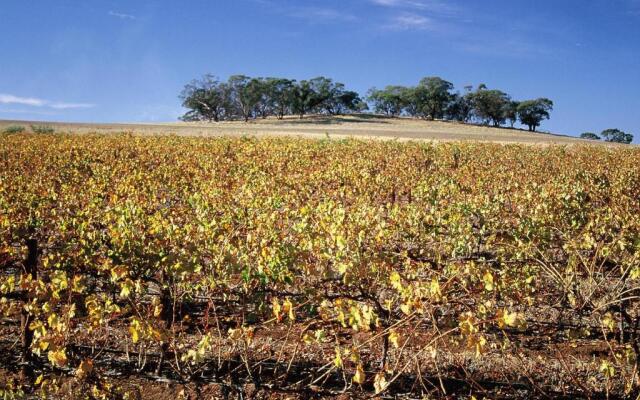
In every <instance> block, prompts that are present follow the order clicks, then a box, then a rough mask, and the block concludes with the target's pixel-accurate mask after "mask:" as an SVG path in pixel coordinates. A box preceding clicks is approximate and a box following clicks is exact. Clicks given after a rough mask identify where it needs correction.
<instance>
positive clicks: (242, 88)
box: [228, 75, 262, 122]
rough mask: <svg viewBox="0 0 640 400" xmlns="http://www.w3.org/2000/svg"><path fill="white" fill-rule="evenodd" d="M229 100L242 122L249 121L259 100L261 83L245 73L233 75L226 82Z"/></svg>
mask: <svg viewBox="0 0 640 400" xmlns="http://www.w3.org/2000/svg"><path fill="white" fill-rule="evenodd" d="M228 85H229V88H230V91H231V101H232V102H233V104H234V106H235V107H236V110H237V112H238V113H239V114H240V115H241V116H242V118H243V119H244V122H247V121H249V118H251V117H252V114H253V111H254V110H255V108H256V106H257V105H258V103H259V102H260V98H261V90H262V85H261V83H260V81H259V80H258V79H255V78H254V79H251V78H249V77H248V76H245V75H233V76H231V77H230V78H229V82H228Z"/></svg>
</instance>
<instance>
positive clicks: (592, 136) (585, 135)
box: [580, 132, 600, 140]
mask: <svg viewBox="0 0 640 400" xmlns="http://www.w3.org/2000/svg"><path fill="white" fill-rule="evenodd" d="M580 138H582V139H589V140H600V136H598V135H596V134H595V133H593V132H585V133H583V134H581V135H580Z"/></svg>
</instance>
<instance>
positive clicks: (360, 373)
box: [352, 364, 366, 385]
mask: <svg viewBox="0 0 640 400" xmlns="http://www.w3.org/2000/svg"><path fill="white" fill-rule="evenodd" d="M365 378H366V376H365V373H364V369H363V368H362V364H358V366H357V367H356V374H355V375H354V376H353V378H352V380H353V381H354V382H355V383H357V384H358V385H362V384H363V383H364V380H365Z"/></svg>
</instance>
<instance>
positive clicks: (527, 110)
mask: <svg viewBox="0 0 640 400" xmlns="http://www.w3.org/2000/svg"><path fill="white" fill-rule="evenodd" d="M552 110H553V102H552V101H551V100H549V99H546V98H539V99H536V100H526V101H523V102H521V103H520V104H519V105H518V118H520V122H522V124H523V125H527V126H528V127H529V131H531V132H535V131H536V128H537V127H538V126H540V123H541V122H542V121H543V120H545V119H549V117H550V112H551V111H552Z"/></svg>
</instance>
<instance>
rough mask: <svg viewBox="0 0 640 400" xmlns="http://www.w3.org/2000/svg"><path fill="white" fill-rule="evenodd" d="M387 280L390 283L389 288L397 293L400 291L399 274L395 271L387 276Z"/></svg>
mask: <svg viewBox="0 0 640 400" xmlns="http://www.w3.org/2000/svg"><path fill="white" fill-rule="evenodd" d="M389 280H390V281H391V287H392V288H394V289H396V290H397V291H401V290H402V281H401V279H400V274H399V273H397V272H396V271H393V272H392V273H391V275H390V276H389Z"/></svg>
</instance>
